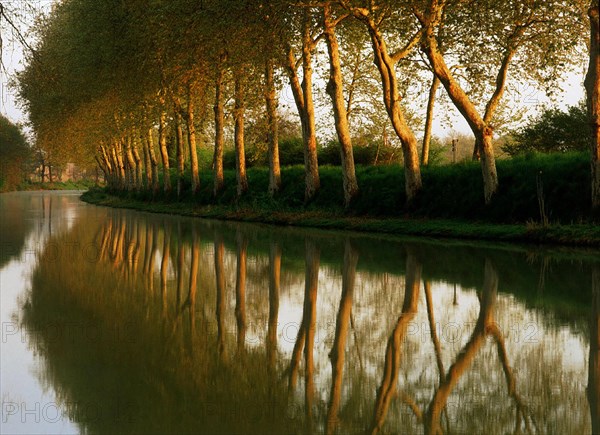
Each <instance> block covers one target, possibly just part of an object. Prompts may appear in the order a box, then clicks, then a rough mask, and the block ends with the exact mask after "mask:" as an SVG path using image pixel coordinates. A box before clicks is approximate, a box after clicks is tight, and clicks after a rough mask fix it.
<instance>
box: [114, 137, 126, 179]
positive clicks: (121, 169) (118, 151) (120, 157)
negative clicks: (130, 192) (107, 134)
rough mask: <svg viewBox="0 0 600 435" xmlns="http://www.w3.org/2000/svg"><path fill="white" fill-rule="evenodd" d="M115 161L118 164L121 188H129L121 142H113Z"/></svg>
mask: <svg viewBox="0 0 600 435" xmlns="http://www.w3.org/2000/svg"><path fill="white" fill-rule="evenodd" d="M112 153H113V159H114V160H115V162H116V163H117V168H118V171H119V188H120V189H125V188H126V187H127V184H126V179H125V165H124V164H123V155H122V153H121V145H120V144H119V141H117V140H114V141H113V147H112Z"/></svg>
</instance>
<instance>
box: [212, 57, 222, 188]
mask: <svg viewBox="0 0 600 435" xmlns="http://www.w3.org/2000/svg"><path fill="white" fill-rule="evenodd" d="M224 78H225V71H224V70H223V67H222V66H221V65H219V67H218V72H217V79H216V83H215V105H214V108H213V109H214V112H215V154H214V157H213V166H214V190H213V193H214V195H215V196H217V195H218V194H219V193H220V192H221V190H223V185H224V179H223V145H224V137H223V130H224V128H225V111H224V109H223V80H224Z"/></svg>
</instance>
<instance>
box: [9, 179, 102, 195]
mask: <svg viewBox="0 0 600 435" xmlns="http://www.w3.org/2000/svg"><path fill="white" fill-rule="evenodd" d="M94 184H95V183H94V181H93V180H82V181H71V180H69V181H53V182H47V183H39V182H35V183H31V182H28V181H27V182H22V183H21V184H19V185H18V186H13V187H11V186H6V185H2V186H0V192H14V191H31V190H87V189H89V188H90V187H92V186H94Z"/></svg>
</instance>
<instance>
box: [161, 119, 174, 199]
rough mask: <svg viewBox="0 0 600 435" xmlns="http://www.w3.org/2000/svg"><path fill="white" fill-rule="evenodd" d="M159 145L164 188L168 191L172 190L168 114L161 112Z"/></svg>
mask: <svg viewBox="0 0 600 435" xmlns="http://www.w3.org/2000/svg"><path fill="white" fill-rule="evenodd" d="M158 146H159V148H160V156H161V158H162V164H163V188H164V191H165V192H166V193H169V192H170V191H171V172H170V165H169V150H168V149H167V114H166V113H165V112H164V111H161V112H160V117H159V120H158Z"/></svg>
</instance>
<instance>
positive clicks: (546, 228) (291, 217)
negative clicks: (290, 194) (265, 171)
mask: <svg viewBox="0 0 600 435" xmlns="http://www.w3.org/2000/svg"><path fill="white" fill-rule="evenodd" d="M81 199H82V200H83V201H85V202H87V203H90V204H95V205H101V206H107V207H114V208H127V209H132V210H138V211H145V212H151V213H166V214H174V215H181V216H191V217H200V218H210V219H223V220H234V221H241V222H255V223H257V222H258V223H267V224H274V225H294V226H298V227H311V228H321V229H337V230H349V231H360V232H373V233H383V234H393V235H407V236H425V237H435V238H457V239H468V240H489V241H502V242H518V243H538V244H559V245H569V246H600V226H599V225H595V224H572V225H558V224H554V225H541V224H536V223H528V224H494V223H484V222H467V221H462V220H447V219H414V218H411V219H409V218H402V217H385V218H384V217H382V218H379V217H363V216H347V215H344V214H342V213H339V212H334V211H319V210H296V211H291V210H286V211H273V210H272V209H262V210H261V209H259V208H251V207H249V206H244V205H206V206H201V205H198V204H193V203H189V202H173V201H165V200H153V201H147V200H141V199H136V198H133V197H120V196H116V195H111V194H109V193H107V192H105V191H103V190H100V189H95V190H90V191H87V192H85V193H84V194H83V195H82V196H81Z"/></svg>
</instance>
